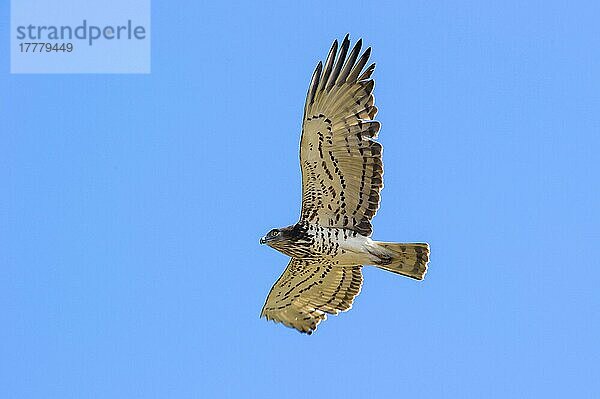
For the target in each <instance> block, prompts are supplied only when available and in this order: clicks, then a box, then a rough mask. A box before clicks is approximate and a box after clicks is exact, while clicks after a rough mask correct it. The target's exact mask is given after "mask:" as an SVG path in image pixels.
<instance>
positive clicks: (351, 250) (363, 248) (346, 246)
mask: <svg viewBox="0 0 600 399" xmlns="http://www.w3.org/2000/svg"><path fill="white" fill-rule="evenodd" d="M339 244H340V247H339V251H338V253H337V254H336V256H335V260H336V261H338V262H339V264H340V265H368V264H373V263H375V262H376V261H377V260H378V258H377V257H375V256H373V255H372V254H371V252H370V251H369V248H373V245H374V244H373V240H371V239H370V238H369V237H364V236H356V237H349V238H346V239H343V240H341V241H340V243H339Z"/></svg>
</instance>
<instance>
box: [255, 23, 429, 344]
mask: <svg viewBox="0 0 600 399" xmlns="http://www.w3.org/2000/svg"><path fill="white" fill-rule="evenodd" d="M361 46H362V40H359V41H358V42H357V43H356V44H355V46H354V47H353V48H352V50H351V51H350V53H348V50H349V48H350V40H349V38H348V35H346V37H345V38H344V40H343V42H342V44H341V46H340V47H339V49H338V42H337V40H336V41H334V42H333V45H332V46H331V50H330V51H329V55H328V56H327V59H326V61H325V64H323V63H321V62H319V64H318V65H317V68H316V69H315V71H314V73H313V76H312V79H311V81H310V85H309V88H308V94H307V97H306V104H305V106H304V120H303V125H302V138H301V141H300V168H301V170H302V211H301V215H300V220H299V221H298V223H296V224H295V225H292V226H288V227H284V228H280V229H273V230H271V231H270V232H269V233H268V234H267V235H266V236H264V237H263V238H261V240H260V242H261V244H267V245H269V246H270V247H272V248H274V249H276V250H278V251H280V252H282V253H284V254H286V255H288V256H290V257H291V259H290V262H289V264H288V266H287V268H286V269H285V271H284V272H283V274H282V275H281V277H279V279H278V280H277V282H275V285H274V286H273V288H271V292H269V295H268V297H267V300H266V302H265V305H264V307H263V309H262V312H261V316H264V317H266V318H267V319H269V320H274V321H276V322H281V323H283V324H284V325H286V326H288V327H292V328H295V329H297V330H298V331H300V332H303V333H308V334H311V333H312V332H313V331H314V330H315V329H316V328H317V324H319V322H321V321H322V320H324V319H325V318H326V317H327V316H326V315H327V314H338V313H339V312H340V311H345V310H348V309H350V308H351V307H352V302H353V300H354V298H355V297H356V296H357V295H358V293H359V292H360V288H361V285H362V281H363V278H362V272H361V268H362V266H363V265H374V266H377V267H379V268H381V269H385V270H388V271H391V272H394V273H398V274H401V275H404V276H407V277H411V278H414V279H417V280H422V279H423V277H424V276H425V273H426V272H427V263H428V262H429V245H428V244H426V243H412V244H400V243H388V242H379V241H374V240H372V239H371V238H370V236H371V234H372V232H373V228H372V226H371V219H372V218H373V216H374V215H375V213H376V212H377V209H378V208H379V202H380V195H379V193H380V191H381V189H382V188H383V163H382V160H381V154H382V146H381V144H379V143H378V142H377V141H375V139H376V138H377V134H378V133H379V129H380V127H381V125H380V124H379V122H377V121H375V120H373V118H374V117H375V115H376V114H377V107H375V105H374V97H373V87H374V80H373V79H371V75H372V74H373V71H374V70H375V64H370V65H369V66H368V67H366V68H365V66H366V65H367V62H368V60H369V56H370V54H371V48H368V49H367V50H365V51H364V53H362V55H360V57H359V54H360V50H361ZM323 65H324V66H323Z"/></svg>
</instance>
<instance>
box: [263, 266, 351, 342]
mask: <svg viewBox="0 0 600 399" xmlns="http://www.w3.org/2000/svg"><path fill="white" fill-rule="evenodd" d="M361 267H362V266H358V265H357V266H345V267H340V266H336V267H333V266H326V265H322V264H317V263H310V262H308V261H304V260H301V259H296V258H292V259H291V260H290V263H289V264H288V266H287V268H286V269H285V271H284V272H283V274H282V275H281V277H279V279H278V280H277V282H276V283H275V285H273V288H271V292H269V296H268V297H267V300H266V302H265V306H263V309H262V312H261V314H260V316H261V317H263V316H265V317H266V318H267V320H274V321H276V322H280V323H283V324H285V325H286V326H288V327H292V328H295V329H296V330H298V331H300V332H303V333H308V334H311V333H312V332H313V331H314V330H315V329H316V328H317V324H319V323H320V322H321V320H325V319H326V318H327V315H326V313H329V314H338V313H339V312H340V311H345V310H348V309H350V308H351V307H352V301H353V300H354V297H356V296H357V295H358V293H359V292H360V287H361V285H362V272H361Z"/></svg>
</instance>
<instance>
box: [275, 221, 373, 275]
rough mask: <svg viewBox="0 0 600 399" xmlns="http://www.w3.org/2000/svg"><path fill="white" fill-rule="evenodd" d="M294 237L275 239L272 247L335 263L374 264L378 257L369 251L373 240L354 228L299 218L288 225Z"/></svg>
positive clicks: (317, 260)
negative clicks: (294, 223)
mask: <svg viewBox="0 0 600 399" xmlns="http://www.w3.org/2000/svg"><path fill="white" fill-rule="evenodd" d="M291 231H292V232H293V235H294V236H293V238H292V239H290V240H289V241H282V242H281V243H280V244H279V245H278V244H277V243H274V244H273V245H272V247H273V248H275V249H277V250H278V251H280V252H282V253H284V254H286V255H288V256H290V257H292V258H299V259H305V260H309V259H310V260H311V261H314V262H322V263H327V264H329V265H334V266H352V265H357V264H374V262H376V261H378V259H377V258H375V257H374V256H372V255H370V254H369V252H368V249H369V248H373V247H374V245H373V240H371V239H370V238H369V237H365V236H363V235H361V234H359V233H357V232H356V231H353V230H350V229H342V228H336V227H323V226H320V225H318V224H315V223H305V222H304V223H303V222H299V223H297V224H296V225H294V226H291Z"/></svg>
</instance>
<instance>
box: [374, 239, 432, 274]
mask: <svg viewBox="0 0 600 399" xmlns="http://www.w3.org/2000/svg"><path fill="white" fill-rule="evenodd" d="M376 244H377V245H378V246H379V247H380V248H383V249H384V250H385V251H384V252H385V253H386V254H387V255H388V256H389V257H387V256H382V257H381V260H382V262H381V263H380V264H376V265H375V266H377V267H379V268H381V269H384V270H387V271H390V272H392V273H397V274H401V275H403V276H406V277H410V278H414V279H417V280H423V278H425V273H427V264H428V263H429V244H426V243H414V244H401V243H393V242H376Z"/></svg>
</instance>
